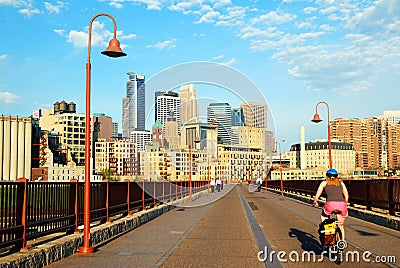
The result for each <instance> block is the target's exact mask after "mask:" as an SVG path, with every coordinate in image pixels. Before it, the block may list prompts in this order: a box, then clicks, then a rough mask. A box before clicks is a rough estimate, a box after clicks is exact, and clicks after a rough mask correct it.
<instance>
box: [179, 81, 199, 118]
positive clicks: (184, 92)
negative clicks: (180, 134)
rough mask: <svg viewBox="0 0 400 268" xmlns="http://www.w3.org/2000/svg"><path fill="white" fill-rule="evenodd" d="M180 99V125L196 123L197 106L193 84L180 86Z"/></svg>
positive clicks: (197, 116)
mask: <svg viewBox="0 0 400 268" xmlns="http://www.w3.org/2000/svg"><path fill="white" fill-rule="evenodd" d="M179 97H180V98H181V123H182V125H184V124H187V123H194V122H197V120H198V118H199V104H198V102H197V96H196V88H195V87H194V85H193V84H186V85H183V86H181V88H180V90H179Z"/></svg>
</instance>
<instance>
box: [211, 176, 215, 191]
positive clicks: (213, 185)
mask: <svg viewBox="0 0 400 268" xmlns="http://www.w3.org/2000/svg"><path fill="white" fill-rule="evenodd" d="M210 187H211V193H212V194H213V193H214V188H215V179H211V181H210Z"/></svg>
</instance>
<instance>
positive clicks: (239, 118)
mask: <svg viewBox="0 0 400 268" xmlns="http://www.w3.org/2000/svg"><path fill="white" fill-rule="evenodd" d="M245 125H246V124H245V121H244V113H243V109H242V108H234V109H232V126H233V127H240V126H245Z"/></svg>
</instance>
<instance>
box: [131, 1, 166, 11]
mask: <svg viewBox="0 0 400 268" xmlns="http://www.w3.org/2000/svg"><path fill="white" fill-rule="evenodd" d="M133 2H137V3H143V4H145V5H147V9H149V10H161V8H162V1H159V0H134V1H133Z"/></svg>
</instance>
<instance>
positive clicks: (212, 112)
mask: <svg viewBox="0 0 400 268" xmlns="http://www.w3.org/2000/svg"><path fill="white" fill-rule="evenodd" d="M207 122H208V123H209V124H217V126H218V144H225V145H230V144H231V142H232V138H231V134H232V133H231V127H232V109H231V106H230V105H229V103H210V104H209V105H208V107H207Z"/></svg>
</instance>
